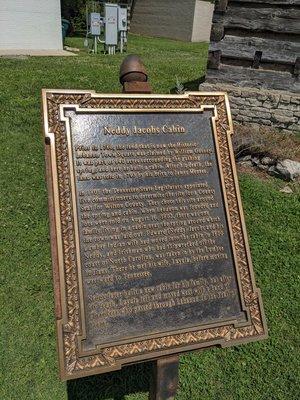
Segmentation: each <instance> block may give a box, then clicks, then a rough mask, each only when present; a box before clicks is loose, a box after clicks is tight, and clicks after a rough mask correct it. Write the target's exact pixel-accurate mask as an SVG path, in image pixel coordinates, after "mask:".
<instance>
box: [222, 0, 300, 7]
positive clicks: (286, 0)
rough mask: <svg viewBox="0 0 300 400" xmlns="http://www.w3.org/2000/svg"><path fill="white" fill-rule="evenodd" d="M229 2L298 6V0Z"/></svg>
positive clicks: (233, 1) (232, 1) (235, 0)
mask: <svg viewBox="0 0 300 400" xmlns="http://www.w3.org/2000/svg"><path fill="white" fill-rule="evenodd" d="M230 2H231V3H256V4H271V5H274V6H290V5H292V6H300V0H231V1H230Z"/></svg>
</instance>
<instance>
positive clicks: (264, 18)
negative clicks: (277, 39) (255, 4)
mask: <svg viewBox="0 0 300 400" xmlns="http://www.w3.org/2000/svg"><path fill="white" fill-rule="evenodd" d="M299 20H300V9H297V8H287V9H275V10H274V9H273V8H248V7H234V6H232V7H228V10H227V12H226V13H225V14H224V15H220V14H217V13H215V15H214V23H219V24H222V25H223V26H224V28H225V31H226V28H227V29H243V30H247V31H252V32H276V33H290V34H297V35H299V34H300V23H299Z"/></svg>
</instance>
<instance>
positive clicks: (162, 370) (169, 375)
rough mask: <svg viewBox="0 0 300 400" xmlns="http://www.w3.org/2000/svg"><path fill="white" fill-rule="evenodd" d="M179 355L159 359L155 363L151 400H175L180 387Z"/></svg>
mask: <svg viewBox="0 0 300 400" xmlns="http://www.w3.org/2000/svg"><path fill="white" fill-rule="evenodd" d="M178 370H179V358H178V356H171V357H165V358H162V359H158V360H157V361H156V362H155V363H154V364H153V377H152V382H151V388H150V396H149V400H173V399H175V396H176V392H177V389H178Z"/></svg>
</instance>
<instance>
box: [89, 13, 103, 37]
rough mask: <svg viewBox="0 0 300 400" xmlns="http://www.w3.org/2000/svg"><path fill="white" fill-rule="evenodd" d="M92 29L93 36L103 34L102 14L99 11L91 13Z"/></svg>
mask: <svg viewBox="0 0 300 400" xmlns="http://www.w3.org/2000/svg"><path fill="white" fill-rule="evenodd" d="M90 31H91V35H93V36H100V35H101V15H100V14H99V13H91V14H90Z"/></svg>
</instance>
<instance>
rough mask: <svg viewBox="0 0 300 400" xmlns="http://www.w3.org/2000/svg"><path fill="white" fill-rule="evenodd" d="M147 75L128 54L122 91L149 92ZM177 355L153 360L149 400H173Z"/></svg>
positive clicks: (121, 75)
mask: <svg viewBox="0 0 300 400" xmlns="http://www.w3.org/2000/svg"><path fill="white" fill-rule="evenodd" d="M147 80H148V76H147V72H146V69H145V66H144V65H143V63H142V61H141V60H140V58H139V57H138V56H135V55H129V56H127V57H126V58H125V60H124V61H123V63H122V65H121V68H120V82H121V83H122V85H123V93H140V94H142V93H151V92H152V91H151V87H150V85H149V83H148V82H147ZM178 369H179V357H178V355H174V356H169V357H164V358H160V359H158V360H155V361H153V378H152V382H151V388H150V393H149V400H173V399H175V395H176V391H177V387H178Z"/></svg>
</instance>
